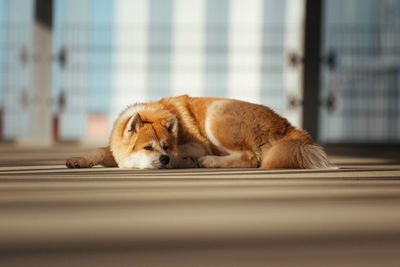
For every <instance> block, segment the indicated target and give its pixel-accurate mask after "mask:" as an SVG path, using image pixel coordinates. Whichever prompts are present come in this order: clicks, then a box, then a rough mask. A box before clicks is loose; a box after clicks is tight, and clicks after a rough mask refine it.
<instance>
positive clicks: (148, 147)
mask: <svg viewBox="0 0 400 267" xmlns="http://www.w3.org/2000/svg"><path fill="white" fill-rule="evenodd" d="M144 149H145V150H149V151H152V150H153V147H152V146H145V147H144Z"/></svg>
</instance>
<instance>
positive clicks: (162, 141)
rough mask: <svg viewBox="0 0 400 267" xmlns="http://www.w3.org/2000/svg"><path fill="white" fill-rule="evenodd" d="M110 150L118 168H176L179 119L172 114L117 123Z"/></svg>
mask: <svg viewBox="0 0 400 267" xmlns="http://www.w3.org/2000/svg"><path fill="white" fill-rule="evenodd" d="M117 124H118V125H115V126H114V128H115V129H114V131H113V133H112V136H111V142H110V149H111V151H112V153H113V155H114V158H115V160H116V161H117V163H118V166H119V167H122V168H139V169H162V168H174V167H175V165H176V163H177V161H178V160H179V159H178V157H179V153H178V119H177V117H176V116H175V115H173V114H171V113H169V112H161V111H158V112H146V111H141V112H140V114H139V112H136V113H134V114H133V115H132V116H130V117H128V118H126V119H124V120H121V121H119V122H117Z"/></svg>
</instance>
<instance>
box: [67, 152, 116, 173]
mask: <svg viewBox="0 0 400 267" xmlns="http://www.w3.org/2000/svg"><path fill="white" fill-rule="evenodd" d="M97 164H101V165H103V166H105V167H117V163H116V162H115V160H114V157H113V155H112V153H111V151H110V148H109V147H100V148H97V149H96V150H94V151H92V152H90V153H89V154H87V155H85V156H83V157H73V158H70V159H68V160H67V162H66V163H65V165H66V166H67V167H68V168H91V167H93V166H95V165H97Z"/></svg>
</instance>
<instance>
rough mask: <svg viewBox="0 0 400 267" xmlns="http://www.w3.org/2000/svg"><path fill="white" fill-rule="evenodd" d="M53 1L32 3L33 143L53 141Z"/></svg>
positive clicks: (38, 0) (39, 0)
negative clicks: (33, 14) (33, 8)
mask: <svg viewBox="0 0 400 267" xmlns="http://www.w3.org/2000/svg"><path fill="white" fill-rule="evenodd" d="M52 28H53V0H36V1H35V23H34V29H33V30H34V52H33V60H34V67H33V109H32V135H31V138H32V141H33V142H35V143H50V142H51V141H52V134H51V133H52V111H51V79H52V75H51V74H52V71H51V64H52Z"/></svg>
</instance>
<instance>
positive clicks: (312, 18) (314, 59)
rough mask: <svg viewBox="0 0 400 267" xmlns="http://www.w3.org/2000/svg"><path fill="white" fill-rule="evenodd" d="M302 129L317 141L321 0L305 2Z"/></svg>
mask: <svg viewBox="0 0 400 267" xmlns="http://www.w3.org/2000/svg"><path fill="white" fill-rule="evenodd" d="M305 9H306V10H305V16H306V19H305V28H304V31H305V34H304V74H303V75H304V76H303V129H305V130H306V131H308V132H309V133H310V135H311V136H312V137H313V138H314V139H315V140H317V139H318V120H319V116H318V115H319V89H320V53H321V23H322V0H306V7H305Z"/></svg>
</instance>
